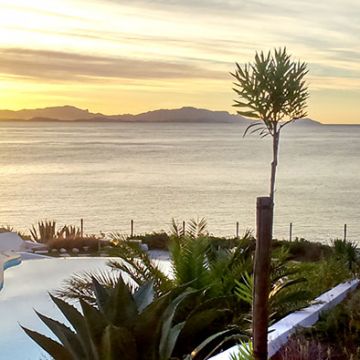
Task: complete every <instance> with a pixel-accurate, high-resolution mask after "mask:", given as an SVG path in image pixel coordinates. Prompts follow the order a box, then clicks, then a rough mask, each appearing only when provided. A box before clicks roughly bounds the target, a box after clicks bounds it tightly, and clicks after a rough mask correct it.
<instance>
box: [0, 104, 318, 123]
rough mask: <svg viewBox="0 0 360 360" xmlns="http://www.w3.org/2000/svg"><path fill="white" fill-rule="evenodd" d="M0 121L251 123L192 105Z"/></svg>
mask: <svg viewBox="0 0 360 360" xmlns="http://www.w3.org/2000/svg"><path fill="white" fill-rule="evenodd" d="M0 120H23V121H24V120H26V121H124V122H125V121H127V122H130V121H131V122H211V123H219V122H222V123H224V122H225V123H228V122H231V123H232V122H240V123H244V124H245V125H247V124H249V123H251V122H252V120H249V119H247V118H245V117H242V116H240V115H234V114H230V113H229V112H227V111H212V110H207V109H199V108H194V107H182V108H180V109H170V110H169V109H160V110H153V111H148V112H144V113H141V114H137V115H132V114H122V115H105V114H101V113H92V112H90V111H89V110H83V109H79V108H77V107H74V106H69V105H65V106H54V107H46V108H41V109H23V110H18V111H13V110H0ZM301 123H303V124H306V125H309V124H320V123H319V122H317V121H314V120H311V119H302V120H301Z"/></svg>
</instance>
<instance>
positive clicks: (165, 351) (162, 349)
mask: <svg viewBox="0 0 360 360" xmlns="http://www.w3.org/2000/svg"><path fill="white" fill-rule="evenodd" d="M197 292H198V291H196V290H186V291H185V292H184V293H182V294H180V295H179V296H177V297H176V298H175V299H174V300H173V301H172V302H171V303H170V304H169V305H168V306H167V308H166V310H165V312H164V314H163V315H162V317H161V322H162V329H161V338H160V345H159V360H168V359H169V358H170V357H171V354H172V352H173V349H174V346H175V344H176V340H177V336H178V335H179V333H180V331H178V330H181V329H180V327H177V329H176V330H175V331H174V332H171V327H172V322H173V319H174V316H175V313H176V310H177V308H178V306H179V305H180V304H181V302H182V301H183V300H184V299H186V298H187V297H188V296H189V295H191V294H195V293H197ZM183 325H184V324H183ZM183 325H182V326H183ZM182 326H181V327H182ZM175 336H176V338H174V337H175Z"/></svg>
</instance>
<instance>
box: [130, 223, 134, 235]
mask: <svg viewBox="0 0 360 360" xmlns="http://www.w3.org/2000/svg"><path fill="white" fill-rule="evenodd" d="M133 236H134V220H132V219H131V221H130V237H133Z"/></svg>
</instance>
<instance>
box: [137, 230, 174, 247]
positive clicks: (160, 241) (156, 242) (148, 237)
mask: <svg viewBox="0 0 360 360" xmlns="http://www.w3.org/2000/svg"><path fill="white" fill-rule="evenodd" d="M131 239H136V240H141V241H142V243H143V244H146V245H147V246H148V247H149V250H168V247H169V242H170V237H169V235H168V234H167V233H166V232H152V233H149V234H144V235H136V236H133V237H132V238H131Z"/></svg>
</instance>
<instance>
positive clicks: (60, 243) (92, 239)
mask: <svg viewBox="0 0 360 360" xmlns="http://www.w3.org/2000/svg"><path fill="white" fill-rule="evenodd" d="M47 245H48V248H49V250H52V249H61V248H64V249H66V250H72V249H74V248H77V249H79V250H82V248H83V247H85V246H86V247H88V248H89V251H97V250H98V248H99V238H98V237H96V236H95V235H92V236H85V237H76V238H55V239H52V240H50V241H49V242H48V243H47ZM101 245H102V246H103V245H106V244H104V243H103V242H101Z"/></svg>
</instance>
